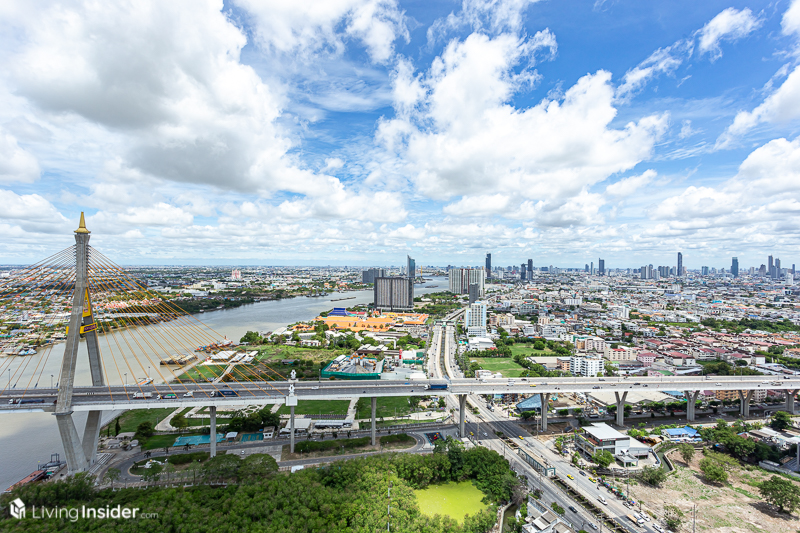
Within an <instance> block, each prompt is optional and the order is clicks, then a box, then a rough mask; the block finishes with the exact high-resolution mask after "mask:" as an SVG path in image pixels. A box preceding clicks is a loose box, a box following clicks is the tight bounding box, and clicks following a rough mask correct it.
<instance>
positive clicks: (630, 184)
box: [606, 169, 656, 197]
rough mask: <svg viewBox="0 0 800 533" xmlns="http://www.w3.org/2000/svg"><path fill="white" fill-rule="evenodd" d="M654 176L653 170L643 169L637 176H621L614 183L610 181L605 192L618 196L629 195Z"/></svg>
mask: <svg viewBox="0 0 800 533" xmlns="http://www.w3.org/2000/svg"><path fill="white" fill-rule="evenodd" d="M655 177H656V171H655V170H652V169H649V170H645V171H644V172H643V173H641V174H639V175H638V176H630V177H628V178H623V179H621V180H619V181H618V182H616V183H612V184H611V185H609V186H608V187H606V194H608V195H610V196H618V197H624V196H630V195H631V194H633V193H634V192H636V191H637V190H639V189H641V188H642V187H644V186H645V185H647V184H648V183H650V182H651V181H653V180H654V179H655Z"/></svg>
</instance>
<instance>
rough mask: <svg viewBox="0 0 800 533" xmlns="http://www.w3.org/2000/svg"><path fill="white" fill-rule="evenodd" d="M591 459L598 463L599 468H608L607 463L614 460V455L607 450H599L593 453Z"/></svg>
mask: <svg viewBox="0 0 800 533" xmlns="http://www.w3.org/2000/svg"><path fill="white" fill-rule="evenodd" d="M592 461H594V462H595V463H597V464H598V465H600V467H601V468H608V465H610V464H611V463H613V462H614V456H613V455H611V452H609V451H608V450H601V451H599V452H595V453H594V455H593V456H592Z"/></svg>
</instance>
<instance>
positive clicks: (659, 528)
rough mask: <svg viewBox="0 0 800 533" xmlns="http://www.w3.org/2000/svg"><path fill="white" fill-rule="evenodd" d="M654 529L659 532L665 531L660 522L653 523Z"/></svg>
mask: <svg viewBox="0 0 800 533" xmlns="http://www.w3.org/2000/svg"><path fill="white" fill-rule="evenodd" d="M653 529H655V530H656V531H658V533H664V529H662V527H661V526H659V525H658V524H653Z"/></svg>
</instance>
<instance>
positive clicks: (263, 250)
mask: <svg viewBox="0 0 800 533" xmlns="http://www.w3.org/2000/svg"><path fill="white" fill-rule="evenodd" d="M799 126H800V0H795V1H794V2H788V1H777V2H738V1H726V2H719V1H713V0H708V1H704V2H696V1H684V0H676V1H671V2H641V1H639V0H630V1H629V0H616V1H615V0H605V1H603V0H597V1H594V2H592V1H586V0H561V1H554V0H549V1H548V0H539V1H533V0H494V1H485V2H479V1H476V0H461V1H449V0H440V1H435V2H431V1H429V0H425V1H422V0H413V1H401V0H304V1H302V2H286V1H284V0H229V1H225V2H221V1H213V0H183V1H182V0H174V1H170V2H157V1H155V0H153V1H149V0H128V1H119V2H97V1H95V0H91V1H90V0H86V1H80V0H75V1H70V0H64V1H61V2H58V3H55V2H50V1H47V0H41V1H37V0H20V1H17V0H8V1H5V2H2V3H0V263H2V264H28V263H32V262H36V261H38V260H40V259H43V258H45V257H47V256H49V255H52V254H53V253H55V252H56V251H58V250H60V249H62V248H65V247H67V246H69V245H70V244H71V243H72V242H73V240H72V236H71V234H72V230H74V229H75V228H76V227H77V224H78V218H79V216H80V213H81V211H84V212H85V213H86V223H87V227H88V228H89V229H90V230H91V231H92V240H91V244H92V245H93V246H95V247H96V248H98V249H99V250H100V251H102V252H103V253H104V254H105V255H106V256H108V257H110V258H111V259H113V260H115V261H116V262H118V263H121V264H189V263H192V264H261V265H281V264H288V265H326V264H331V265H400V264H403V263H404V259H405V256H406V254H410V255H411V256H412V257H414V258H415V259H416V261H417V264H418V265H448V264H452V265H483V261H484V257H485V254H486V253H487V252H491V253H492V255H493V264H494V265H497V266H508V265H519V264H520V263H522V262H525V261H527V259H528V258H532V259H533V262H534V265H537V266H544V265H557V266H562V267H583V265H584V264H586V263H589V262H590V261H593V262H594V263H595V265H596V264H597V261H598V259H599V258H603V259H605V262H606V268H628V267H631V268H638V267H639V266H640V265H642V264H654V265H668V266H674V265H676V264H677V252H679V251H680V252H682V253H683V257H684V265H685V266H687V267H688V268H699V267H700V266H713V267H717V268H720V267H725V268H730V264H731V257H732V256H738V258H739V264H740V265H741V267H742V268H746V267H749V266H755V267H758V266H760V265H761V264H762V263H766V261H767V256H768V255H770V254H771V255H774V256H777V257H780V258H781V260H782V263H783V265H789V266H791V264H792V263H794V262H800V138H798V127H799Z"/></svg>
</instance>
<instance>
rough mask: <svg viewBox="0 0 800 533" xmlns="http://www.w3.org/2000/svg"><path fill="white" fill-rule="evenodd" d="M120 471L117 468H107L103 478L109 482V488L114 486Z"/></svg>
mask: <svg viewBox="0 0 800 533" xmlns="http://www.w3.org/2000/svg"><path fill="white" fill-rule="evenodd" d="M121 474H122V472H120V471H119V469H117V468H109V469H108V470H106V475H105V476H104V477H105V480H106V481H108V482H109V483H110V484H111V488H112V489H113V488H114V482H115V481H116V480H118V479H119V476H120V475H121Z"/></svg>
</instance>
